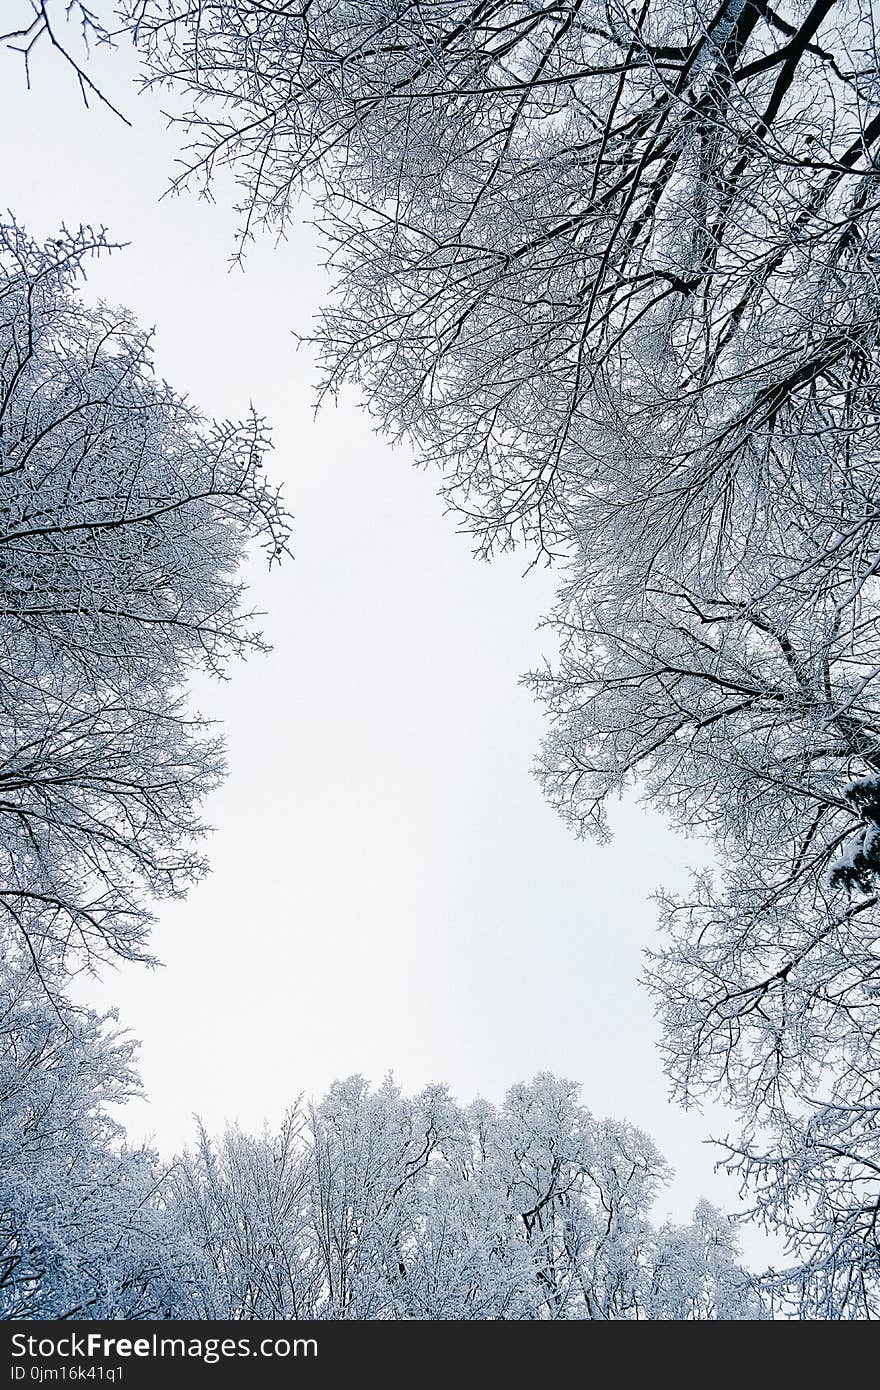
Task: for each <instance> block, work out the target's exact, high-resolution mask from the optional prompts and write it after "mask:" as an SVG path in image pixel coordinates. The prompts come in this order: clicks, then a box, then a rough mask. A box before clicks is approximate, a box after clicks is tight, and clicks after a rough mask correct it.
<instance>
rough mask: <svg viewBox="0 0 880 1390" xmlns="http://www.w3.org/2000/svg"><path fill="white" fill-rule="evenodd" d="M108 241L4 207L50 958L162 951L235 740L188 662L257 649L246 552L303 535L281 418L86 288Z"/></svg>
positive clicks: (35, 928)
mask: <svg viewBox="0 0 880 1390" xmlns="http://www.w3.org/2000/svg"><path fill="white" fill-rule="evenodd" d="M109 249H110V248H109V246H108V242H107V239H106V237H105V236H104V234H103V233H92V232H91V231H89V230H87V229H81V230H79V231H77V232H73V233H71V232H67V231H62V232H61V233H60V234H59V235H58V236H57V237H56V238H53V239H52V240H51V241H49V242H48V243H47V244H46V245H38V244H36V243H35V242H34V241H32V240H31V239H30V238H29V237H28V236H27V235H26V233H25V232H24V231H23V230H22V229H21V228H19V227H18V226H16V225H15V224H14V223H11V222H5V223H2V225H0V604H2V608H0V862H2V875H0V877H2V883H0V915H2V918H3V925H4V926H5V927H10V926H12V927H14V928H15V930H16V931H18V932H19V933H20V934H21V937H22V939H23V940H24V941H25V942H27V943H28V946H29V948H30V950H31V954H32V959H33V960H34V962H35V963H36V962H37V961H38V960H39V958H40V956H41V942H43V941H44V940H46V939H50V940H51V941H52V942H53V943H55V944H56V945H59V946H60V945H62V944H63V948H64V951H65V953H66V954H67V955H68V956H69V957H70V958H71V959H73V958H79V959H80V960H83V959H85V960H93V959H94V958H96V957H100V956H102V955H106V954H107V953H116V954H118V955H122V956H126V957H140V958H143V957H145V955H146V953H147V936H148V929H149V923H150V920H151V918H150V906H149V900H150V898H152V897H157V896H163V895H166V896H167V895H179V894H181V893H183V892H184V891H185V889H186V888H187V886H188V885H189V884H190V883H192V882H193V880H194V879H195V878H197V877H198V876H199V874H200V873H201V872H202V870H203V867H204V863H203V859H202V856H201V854H200V852H199V847H198V841H199V839H200V837H201V835H202V833H203V832H202V826H201V824H200V822H199V819H198V813H197V807H198V803H199V801H200V800H201V798H202V797H203V796H204V794H205V793H206V792H207V791H208V790H210V788H211V787H213V786H214V785H215V783H216V782H217V780H218V778H219V777H220V776H221V773H222V767H223V762H222V747H221V744H220V742H219V740H218V739H217V738H216V737H215V736H214V735H213V734H212V733H211V731H210V729H209V728H208V726H207V725H206V724H205V722H204V721H203V720H202V719H200V718H198V717H196V716H195V715H194V714H193V713H192V712H191V710H190V709H189V707H188V705H187V702H186V698H185V682H186V678H187V675H188V673H189V672H190V671H191V670H193V669H194V668H195V667H197V666H201V667H203V668H207V669H208V670H210V671H214V672H220V671H222V669H223V666H224V663H225V661H226V660H227V658H228V657H229V656H232V655H239V654H241V653H243V652H246V651H248V650H249V649H252V648H257V649H258V648H260V646H261V645H262V644H261V642H260V638H259V634H258V633H257V632H256V631H255V629H254V627H253V623H252V621H251V618H250V615H249V614H248V613H247V612H246V611H245V610H244V608H243V605H242V598H243V586H242V583H241V580H240V577H239V574H238V571H239V566H240V564H241V561H242V559H243V556H244V553H245V548H246V547H247V545H248V544H249V543H250V542H251V541H254V540H257V541H259V542H260V543H262V544H263V545H264V546H265V547H266V548H267V550H268V552H269V555H270V558H276V557H278V556H280V555H281V554H282V552H283V551H284V549H285V547H286V543H287V537H288V521H287V518H286V517H285V514H284V512H283V511H282V509H281V506H280V503H279V500H278V496H277V493H276V492H275V491H274V490H273V489H272V488H271V487H270V486H269V485H267V483H266V482H265V481H264V475H263V472H262V468H263V462H262V458H263V454H264V452H265V450H266V447H267V435H266V429H265V426H264V424H263V422H262V421H261V420H260V419H259V418H258V417H256V416H254V417H252V418H251V419H250V420H248V421H246V422H245V423H244V424H232V423H229V422H225V423H211V422H209V421H206V420H203V419H202V418H201V417H200V416H199V415H198V413H197V412H196V411H195V409H194V408H193V407H192V406H191V405H190V404H189V403H188V402H186V401H185V400H184V399H182V398H180V397H178V396H176V395H175V394H174V392H173V391H172V390H171V389H170V388H169V387H168V386H166V385H165V384H164V383H163V382H162V381H161V380H159V379H158V378H157V377H156V376H155V374H154V372H153V369H152V366H151V363H150V348H149V337H148V335H146V334H144V333H142V332H141V331H140V330H139V329H137V328H136V326H135V325H134V324H133V323H132V322H131V320H130V318H129V317H128V316H127V314H126V313H125V312H124V311H123V310H119V309H113V308H110V307H109V306H106V305H99V306H97V307H91V306H89V305H87V304H86V303H85V302H84V301H83V299H82V298H81V296H80V294H79V286H78V281H79V279H80V277H81V275H82V273H83V268H84V265H85V263H86V262H87V261H88V258H89V257H91V256H97V255H100V254H104V253H106V252H108V251H109Z"/></svg>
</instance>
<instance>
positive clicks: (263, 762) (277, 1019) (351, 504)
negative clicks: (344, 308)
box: [0, 0, 760, 1254]
mask: <svg viewBox="0 0 880 1390" xmlns="http://www.w3.org/2000/svg"><path fill="white" fill-rule="evenodd" d="M3 3H4V6H5V0H3ZM94 71H95V72H96V74H97V75H100V77H101V80H102V82H103V83H104V84H105V85H106V88H107V90H108V91H110V92H111V93H112V94H113V96H114V98H115V100H116V101H117V102H118V103H119V104H120V105H121V106H122V107H123V109H124V110H125V112H126V114H127V115H128V116H129V118H130V119H131V120H132V122H133V128H132V129H128V128H126V127H125V126H124V125H123V124H122V122H121V121H119V120H117V119H116V118H114V117H113V116H112V115H110V114H109V113H107V112H106V111H104V110H101V109H98V108H94V109H93V110H91V111H87V110H85V109H84V108H83V106H82V104H81V102H80V99H79V95H78V91H77V88H76V86H75V83H74V82H73V81H72V80H70V79H69V78H68V76H67V74H66V73H64V72H63V71H62V70H61V69H60V67H59V66H58V65H57V64H53V63H52V62H51V61H49V55H48V53H45V54H38V55H37V56H36V57H35V61H34V65H33V90H32V91H31V92H30V93H28V92H27V91H26V90H25V86H24V80H23V74H22V71H21V70H20V68H19V67H18V66H17V64H16V63H15V61H14V60H12V59H11V58H10V57H9V56H8V55H5V56H0V120H2V129H3V130H4V131H5V132H7V137H8V136H9V133H10V132H12V131H15V132H16V135H15V138H14V139H13V140H12V142H11V143H7V146H6V148H5V149H4V151H3V178H4V188H3V203H4V205H6V206H8V207H10V208H11V209H12V210H13V211H14V213H15V215H16V216H17V217H18V218H19V219H20V220H21V221H23V222H24V223H25V224H26V225H27V226H28V228H29V229H30V230H31V231H32V232H33V233H36V234H38V235H43V234H47V235H48V234H50V233H51V232H52V231H53V229H54V228H55V227H56V226H57V225H58V224H59V223H60V222H62V221H63V222H65V223H66V224H67V225H68V226H72V225H76V224H78V223H80V222H91V223H92V224H94V225H97V224H104V225H106V226H107V227H108V228H109V230H110V232H111V233H112V235H113V236H114V238H116V239H118V240H120V241H125V242H130V243H131V245H130V246H129V247H128V249H126V250H124V251H120V252H119V253H118V254H116V255H114V256H113V257H112V259H109V260H105V261H103V262H101V263H100V264H96V265H95V266H94V268H93V271H92V274H91V278H90V282H89V287H88V293H89V295H91V296H94V297H99V296H100V297H103V298H105V299H108V300H110V301H112V302H118V303H122V304H125V305H127V306H128V307H129V308H130V309H131V310H132V311H133V312H134V313H135V315H136V316H137V318H138V319H139V320H140V321H141V322H142V323H144V324H146V325H151V324H155V325H156V328H157V331H156V359H157V364H158V368H159V370H160V372H161V373H162V375H163V376H165V377H167V379H168V380H169V381H170V382H172V383H173V384H174V386H175V387H176V388H177V389H179V390H183V391H186V392H187V393H188V394H189V395H190V396H191V397H192V398H193V399H194V400H195V401H196V402H197V403H198V404H199V405H200V406H201V407H202V408H204V410H205V411H206V412H209V413H212V414H219V415H224V416H228V415H231V416H238V415H240V414H242V413H243V412H244V411H246V409H247V407H248V404H249V402H250V401H251V400H253V402H254V403H255V404H256V406H257V407H258V409H260V410H261V411H262V412H264V413H265V414H266V415H267V416H268V417H269V418H270V420H271V422H272V424H273V427H274V433H275V441H276V452H275V455H274V458H273V460H272V463H271V467H272V470H273V472H274V475H275V477H277V478H279V479H281V480H283V482H284V485H285V489H286V495H287V500H288V504H289V506H290V508H291V510H292V511H293V513H294V515H295V518H296V524H295V532H294V550H295V556H296V558H295V561H294V563H292V564H288V565H286V566H285V567H284V568H283V569H281V570H276V571H273V572H272V574H271V575H269V574H266V573H265V572H264V571H263V569H262V568H261V567H259V566H257V565H255V566H254V567H253V598H254V602H255V604H256V606H258V607H259V608H260V609H262V610H265V612H266V619H265V624H264V626H265V631H266V634H267V636H268V637H269V639H270V640H271V642H272V643H273V646H274V652H273V653H272V655H271V656H269V657H268V658H265V659H259V658H255V659H252V660H251V661H250V662H249V663H247V664H244V665H240V666H238V667H237V668H234V669H233V671H232V679H231V680H230V681H229V682H227V683H226V684H225V685H221V684H217V683H212V682H208V681H207V680H206V681H205V682H203V683H201V684H200V685H199V686H198V689H197V691H196V698H197V702H198V705H199V707H200V708H201V710H202V711H203V712H204V713H206V714H210V715H212V716H214V717H216V718H218V719H220V720H222V721H223V724H224V725H225V731H226V736H227V739H228V746H229V778H228V781H227V783H226V785H225V787H224V788H223V790H222V791H220V792H218V793H217V794H216V795H214V797H213V798H212V800H211V802H210V804H209V806H208V818H209V820H210V821H211V823H212V824H213V825H214V826H215V827H216V832H215V834H214V835H213V837H212V840H211V842H210V846H209V852H210V857H211V860H212V864H213V872H212V874H211V876H210V878H209V879H207V880H206V881H205V882H204V883H203V884H202V885H201V886H199V887H198V888H197V889H196V890H195V891H193V892H192V894H191V895H190V897H189V899H188V900H187V901H186V902H184V903H175V904H172V905H170V906H169V905H161V906H160V909H159V926H158V929H157V931H156V935H155V948H156V951H157V953H158V954H159V956H160V957H161V959H162V961H163V962H164V965H163V968H162V969H160V970H157V971H154V972H149V971H146V970H144V969H143V968H142V967H141V968H134V967H126V968H124V969H122V970H118V971H115V972H114V971H109V970H108V971H107V972H106V974H105V976H104V979H103V980H102V981H101V982H100V984H99V985H97V986H95V987H94V990H93V996H97V997H98V998H99V999H100V1000H101V1002H103V1003H105V1004H111V1003H112V1004H118V1005H119V1007H120V1011H121V1016H122V1020H123V1022H124V1023H125V1024H126V1025H127V1026H129V1027H130V1028H131V1029H132V1030H133V1031H134V1033H135V1034H136V1035H137V1036H138V1037H139V1038H140V1039H141V1040H142V1049H141V1064H142V1072H143V1076H144V1081H145V1084H146V1088H147V1092H148V1096H149V1100H148V1102H147V1103H145V1104H138V1105H137V1106H134V1107H130V1108H129V1114H128V1117H127V1118H128V1124H129V1128H130V1132H131V1133H132V1134H133V1135H135V1136H137V1137H140V1136H141V1135H144V1134H150V1135H153V1136H154V1137H155V1142H156V1143H157V1145H158V1147H159V1148H160V1149H161V1150H162V1151H163V1152H165V1153H170V1152H172V1151H173V1150H174V1149H175V1148H178V1147H181V1146H183V1145H184V1144H187V1143H189V1142H190V1140H191V1139H192V1136H193V1115H194V1114H199V1115H201V1116H202V1118H203V1119H204V1120H205V1122H206V1123H207V1125H208V1127H209V1128H211V1129H216V1128H219V1127H221V1126H222V1125H223V1123H224V1122H225V1121H227V1120H237V1121H239V1122H241V1123H242V1124H243V1125H245V1126H248V1127H258V1126H260V1125H261V1124H262V1122H263V1120H264V1119H269V1120H270V1121H274V1120H275V1119H277V1117H278V1116H279V1114H280V1113H281V1111H282V1110H283V1109H284V1107H285V1104H286V1103H287V1102H288V1101H289V1100H291V1099H292V1098H293V1097H295V1095H296V1094H297V1093H298V1092H300V1091H304V1092H305V1093H306V1094H307V1095H317V1094H320V1093H321V1092H322V1091H323V1090H324V1088H326V1086H327V1085H328V1084H329V1083H330V1082H331V1081H332V1080H333V1079H334V1078H336V1077H339V1076H344V1075H347V1074H349V1073H352V1072H361V1073H363V1074H364V1075H365V1076H367V1077H369V1078H371V1079H372V1080H374V1081H378V1080H381V1078H382V1077H383V1075H384V1074H385V1073H386V1072H388V1071H389V1070H390V1071H393V1072H394V1075H395V1077H396V1078H397V1080H398V1082H399V1083H400V1084H401V1085H402V1086H403V1087H404V1088H405V1089H407V1090H418V1089H420V1088H421V1087H422V1086H424V1085H425V1084H426V1083H427V1082H429V1081H434V1080H445V1081H447V1082H448V1083H449V1084H450V1085H451V1087H452V1089H453V1090H454V1092H455V1093H456V1094H457V1095H458V1096H459V1098H461V1099H463V1100H467V1099H470V1098H471V1097H472V1096H473V1095H474V1094H476V1093H481V1094H483V1095H484V1096H487V1097H489V1098H491V1099H495V1100H499V1099H501V1097H502V1096H503V1094H504V1092H505V1090H506V1089H507V1087H508V1086H509V1085H511V1084H512V1083H513V1082H515V1081H519V1080H522V1079H527V1078H529V1077H531V1076H532V1075H534V1074H535V1073H536V1072H538V1071H541V1070H551V1071H554V1072H556V1073H558V1074H561V1075H565V1076H569V1077H572V1078H575V1079H576V1080H578V1081H580V1082H582V1084H583V1096H584V1100H585V1102H586V1104H587V1105H589V1107H590V1108H591V1109H593V1110H594V1111H595V1112H597V1113H599V1114H611V1115H614V1116H615V1117H617V1118H621V1119H622V1118H627V1119H630V1120H632V1121H633V1122H634V1123H636V1124H638V1125H640V1126H641V1127H642V1128H644V1129H646V1130H647V1131H648V1132H649V1133H650V1134H651V1135H652V1136H653V1138H654V1139H655V1141H656V1142H657V1144H658V1145H659V1147H660V1148H661V1150H662V1151H663V1153H664V1154H665V1155H666V1157H667V1158H668V1159H669V1160H670V1162H671V1163H672V1164H673V1165H674V1167H675V1168H676V1170H677V1178H676V1181H675V1183H674V1185H673V1187H672V1189H671V1190H670V1192H669V1193H668V1194H667V1196H666V1197H664V1199H663V1201H662V1202H661V1214H664V1215H665V1214H666V1212H669V1213H671V1214H672V1215H673V1216H675V1217H676V1218H677V1219H683V1218H685V1217H686V1216H687V1215H688V1214H689V1212H690V1210H691V1209H692V1207H693V1205H694V1202H695V1201H696V1200H697V1198H698V1197H699V1196H700V1195H701V1194H704V1195H706V1196H708V1197H709V1198H710V1199H711V1200H713V1201H715V1202H717V1203H718V1204H719V1205H721V1206H722V1207H725V1208H726V1209H728V1210H730V1209H734V1208H735V1207H736V1203H737V1194H736V1188H735V1186H734V1184H733V1183H732V1182H730V1181H729V1180H728V1179H726V1178H724V1177H720V1176H718V1175H715V1174H714V1173H713V1153H712V1151H711V1150H709V1149H708V1148H707V1147H706V1146H705V1145H704V1144H703V1143H702V1142H701V1141H702V1140H704V1138H705V1137H706V1135H707V1134H708V1133H709V1132H710V1131H712V1132H714V1133H723V1132H724V1129H725V1121H724V1117H723V1114H721V1112H718V1111H715V1112H714V1113H713V1114H712V1115H711V1116H706V1115H699V1114H687V1115H685V1114H684V1113H683V1112H681V1111H680V1110H679V1109H677V1108H676V1107H673V1106H671V1105H670V1104H669V1103H668V1101H667V1099H666V1084H665V1080H664V1078H663V1075H662V1071H661V1068H660V1063H659V1060H658V1056H657V1052H656V1047H655V1039H656V1025H655V1022H654V1019H653V1016H652V1010H651V1005H650V1001H649V999H648V997H647V995H646V994H645V992H644V991H643V990H642V989H641V988H640V987H639V985H638V984H637V977H638V975H639V974H640V972H641V968H642V962H641V952H642V950H643V948H644V947H645V946H646V945H648V944H649V943H650V942H651V940H652V934H653V931H654V910H653V906H652V904H651V902H650V901H649V894H650V893H651V891H652V890H653V889H654V888H655V887H656V886H657V885H658V884H659V883H660V882H662V883H663V884H664V885H666V886H671V887H674V886H676V885H681V884H683V883H684V882H685V879H686V866H687V864H688V863H693V862H705V850H703V849H702V848H701V847H700V846H699V845H694V844H686V843H685V842H684V841H682V840H681V839H680V838H677V837H675V836H673V835H672V834H671V833H670V832H669V831H668V830H666V829H665V828H664V826H663V824H662V823H661V822H660V820H659V819H658V818H657V817H656V816H654V815H653V814H650V813H648V812H647V811H646V810H645V809H644V808H640V807H638V806H637V805H635V804H631V805H630V804H627V805H623V806H621V807H620V809H619V810H618V811H617V813H616V814H615V816H614V828H615V830H616V832H617V834H616V838H615V841H614V843H613V844H612V845H611V846H610V847H602V848H600V847H596V846H593V845H591V844H582V843H578V842H576V841H575V840H574V839H573V838H572V837H571V835H570V834H569V832H568V831H567V830H566V829H565V827H564V826H563V825H562V823H561V821H559V820H558V819H557V818H556V816H555V814H554V813H553V812H552V811H551V810H550V809H549V807H548V806H547V805H546V804H545V803H544V802H543V800H542V797H541V794H540V790H539V788H538V786H537V783H536V782H535V781H534V779H533V778H532V777H531V775H530V767H531V764H532V760H533V758H534V755H535V752H536V750H537V745H538V742H539V738H540V734H541V725H542V716H541V713H540V710H539V709H538V708H537V707H536V706H535V705H534V704H533V703H532V701H531V698H530V696H529V695H528V693H527V692H526V691H525V690H524V689H522V688H521V687H520V686H519V685H518V678H519V676H520V675H521V674H522V673H523V672H524V671H526V670H528V669H529V668H531V667H533V666H535V665H537V664H538V663H539V662H540V659H541V657H542V654H544V653H545V652H547V653H549V652H551V651H552V645H553V639H552V635H551V634H550V633H549V632H547V631H543V632H541V631H538V629H537V624H538V621H539V619H540V616H541V614H542V612H544V611H545V610H546V608H547V606H548V603H549V600H550V598H551V595H552V592H553V587H554V576H553V575H552V574H548V573H546V572H535V571H533V572H531V573H530V574H529V575H528V576H526V577H525V578H523V577H522V571H523V569H524V568H525V563H526V561H525V558H524V557H512V558H507V559H505V560H503V561H500V562H497V563H495V564H493V565H491V566H488V565H485V564H480V563H477V562H476V561H474V560H473V559H472V558H471V555H470V544H469V542H468V541H467V540H466V539H465V538H464V537H462V536H460V535H458V534H456V531H455V525H454V521H453V519H452V518H451V517H448V516H444V515H443V510H442V506H441V503H440V502H439V500H438V498H437V496H436V486H437V479H436V477H435V476H432V475H431V474H430V473H424V472H419V471H417V470H415V469H413V467H412V465H411V461H410V459H409V458H407V457H406V455H405V453H404V452H402V451H392V450H391V449H390V448H389V447H388V445H387V444H385V443H383V442H382V441H380V440H378V439H376V437H375V436H374V435H373V434H372V433H371V430H370V425H369V421H368V419H367V417H366V415H365V414H364V412H363V411H362V410H361V409H359V408H358V403H357V401H356V399H355V398H354V397H353V398H352V399H351V400H350V401H348V402H346V403H345V404H344V405H343V406H341V407H340V408H338V409H332V408H330V407H327V408H325V409H324V410H323V411H322V413H321V414H319V415H318V417H317V419H316V418H314V414H313V403H314V392H313V387H314V372H313V370H312V364H311V362H310V360H309V357H308V354H307V353H304V352H299V353H297V352H296V351H295V345H294V341H293V338H292V330H294V329H296V330H300V331H303V330H307V329H308V326H309V323H310V319H311V317H312V315H313V314H314V312H315V309H316V307H317V305H318V303H319V301H320V299H321V296H322V293H323V291H324V286H325V281H324V277H323V274H322V272H321V270H320V267H319V263H318V252H317V250H316V247H315V243H314V239H313V235H312V233H311V232H310V230H309V229H308V228H302V229H299V230H297V231H295V232H294V233H293V234H292V235H291V237H290V238H289V240H288V241H287V242H286V243H285V244H283V245H281V246H280V247H278V248H276V247H274V246H273V245H271V244H269V243H267V242H263V243H261V244H258V245H257V246H256V247H254V248H253V249H252V251H251V254H250V256H249V260H248V264H247V269H246V273H244V274H243V273H241V272H240V271H233V272H231V273H230V270H229V263H228V260H229V254H230V251H231V248H232V240H233V230H234V225H235V223H234V217H233V215H232V214H231V213H230V212H229V210H228V207H226V206H224V204H223V201H222V199H221V200H220V201H219V202H218V204H217V205H215V206H210V205H209V204H207V203H205V202H199V201H197V200H195V199H194V198H191V197H183V198H169V199H166V200H165V201H163V202H161V203H160V202H159V198H160V195H161V194H162V192H163V190H164V189H165V187H166V184H167V180H168V176H169V172H170V170H171V167H172V160H173V157H174V151H175V145H174V138H173V136H172V135H169V133H168V132H167V131H166V128H165V122H164V120H163V118H162V115H161V111H160V106H161V103H160V102H159V101H158V100H156V99H153V98H148V97H143V96H138V95H137V94H136V92H135V91H134V89H133V88H132V87H131V86H130V85H129V81H130V77H131V74H132V72H133V63H132V60H131V58H130V57H129V55H128V54H125V53H121V54H117V55H116V56H115V58H114V59H113V60H112V61H109V62H108V61H107V60H106V59H103V60H101V61H100V62H97V63H96V64H95V69H94ZM747 1246H748V1249H749V1250H750V1251H751V1252H752V1253H753V1254H757V1252H758V1250H759V1249H760V1242H759V1241H758V1239H757V1237H751V1238H750V1239H749V1240H748V1242H747Z"/></svg>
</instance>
